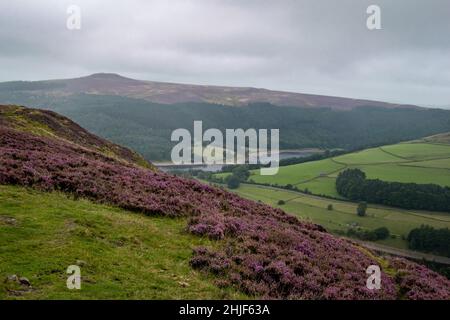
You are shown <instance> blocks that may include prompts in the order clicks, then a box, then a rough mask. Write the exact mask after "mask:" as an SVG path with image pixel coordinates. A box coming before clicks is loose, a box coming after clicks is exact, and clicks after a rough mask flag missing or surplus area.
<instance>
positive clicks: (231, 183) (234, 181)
mask: <svg viewBox="0 0 450 320" xmlns="http://www.w3.org/2000/svg"><path fill="white" fill-rule="evenodd" d="M225 182H226V183H227V186H228V188H230V189H237V188H239V186H240V185H241V181H240V180H239V178H238V177H237V176H235V175H234V174H232V175H230V176H228V177H226V179H225Z"/></svg>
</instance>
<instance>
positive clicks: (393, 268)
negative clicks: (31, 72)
mask: <svg viewBox="0 0 450 320" xmlns="http://www.w3.org/2000/svg"><path fill="white" fill-rule="evenodd" d="M3 108H4V107H0V109H3ZM7 109H8V108H7ZM23 111H25V113H31V114H32V113H34V112H36V111H33V110H27V109H25V110H23ZM8 112H9V111H8V110H7V111H6V113H8ZM61 119H62V118H61ZM67 121H68V120H67ZM29 124H30V126H28V125H27V130H22V129H21V128H17V127H16V126H17V121H15V118H14V117H11V116H7V117H3V119H2V122H1V123H0V184H1V185H16V186H20V187H28V188H33V189H38V190H40V192H52V193H53V195H52V194H50V195H49V196H45V195H44V196H42V197H40V193H35V192H28V191H27V189H26V188H19V187H17V188H10V187H6V188H4V187H0V247H1V248H2V254H5V255H6V256H7V257H9V256H11V257H12V258H11V259H9V258H7V259H2V260H1V261H0V267H1V268H0V277H1V278H3V279H6V280H5V281H3V282H2V284H1V285H0V288H3V289H4V290H5V291H3V292H6V293H3V294H0V297H4V298H8V299H12V298H14V297H17V296H20V297H21V298H27V297H30V298H32V297H39V294H40V293H42V292H44V293H46V294H45V297H59V298H69V297H74V298H75V297H76V295H75V294H73V295H71V293H70V290H64V291H61V288H62V287H63V285H64V284H65V278H64V274H65V270H66V268H67V266H68V265H71V264H73V263H74V261H73V260H74V259H80V257H83V258H85V259H87V260H88V261H84V262H83V261H82V262H78V261H76V262H75V263H76V264H79V265H82V266H83V272H85V273H84V274H83V278H82V279H83V281H84V282H86V287H87V288H88V291H89V295H88V297H103V298H113V297H122V298H130V297H131V298H134V297H136V296H135V295H131V294H130V295H126V296H124V295H123V291H124V289H123V288H124V287H125V288H128V285H131V288H136V290H138V289H137V288H139V287H141V286H140V283H142V282H144V283H145V284H147V285H148V287H149V288H155V287H156V288H160V291H164V290H168V291H169V292H172V293H173V294H175V293H174V292H176V291H177V290H176V289H175V288H174V285H175V284H174V283H173V282H174V281H177V284H178V285H179V286H180V290H182V289H183V290H184V291H185V292H187V291H189V290H192V294H186V293H185V294H182V295H181V294H180V295H179V296H181V297H195V296H197V297H199V298H200V297H205V295H208V292H209V294H210V295H211V298H213V297H217V290H213V289H211V288H208V287H207V286H205V280H203V281H201V279H199V278H198V274H191V273H190V272H189V271H188V269H187V266H188V265H189V266H190V268H193V269H195V270H199V271H201V272H203V273H205V274H207V275H208V276H209V279H211V280H210V281H214V282H213V283H214V285H215V286H217V287H219V288H225V289H230V290H236V291H239V292H241V293H243V294H245V295H247V296H250V297H261V298H271V299H346V300H348V299H449V298H450V281H449V280H447V279H445V278H444V277H443V276H440V275H438V274H436V273H435V272H433V271H431V270H429V269H427V268H426V267H424V266H421V265H419V264H416V263H413V262H410V261H407V260H403V259H398V258H386V257H381V256H378V255H376V254H375V253H373V252H371V251H370V250H368V249H367V248H364V247H361V246H360V245H358V244H356V243H353V242H351V241H348V240H345V239H341V238H337V237H335V236H333V235H331V234H329V233H328V232H327V231H326V230H325V229H324V228H323V227H321V226H319V225H315V224H312V223H309V222H305V221H300V220H298V219H297V218H295V217H293V216H290V215H288V214H286V213H285V212H283V211H282V210H280V209H275V208H272V207H270V206H267V205H264V204H262V203H257V202H253V201H250V200H245V199H242V198H240V197H238V196H237V195H235V194H232V193H229V192H227V191H225V190H222V189H220V188H216V187H212V186H208V185H204V184H202V183H200V182H198V181H195V180H187V179H183V178H180V177H175V176H172V175H169V174H165V173H162V172H158V171H153V170H149V169H146V168H142V167H139V166H136V165H133V164H131V163H126V162H124V161H122V160H121V159H115V158H111V157H108V156H106V155H105V154H103V153H101V152H96V151H94V150H95V149H96V148H97V145H92V146H91V147H89V144H87V145H86V146H80V145H78V144H74V143H73V142H72V141H76V140H78V141H80V140H83V139H84V137H82V136H84V134H82V136H80V137H78V138H76V137H73V138H72V139H70V141H68V140H66V139H65V138H60V137H58V135H56V137H55V136H48V135H45V134H40V133H41V130H42V126H44V128H45V127H46V123H45V122H41V121H39V120H37V121H35V122H33V123H29ZM31 124H33V125H31ZM72 132H73V133H74V134H75V135H76V131H72ZM81 132H82V131H81ZM81 132H80V133H81ZM55 191H56V192H55ZM28 193H29V194H28ZM61 193H65V194H67V195H70V196H71V197H72V198H73V200H74V201H72V200H69V201H68V200H65V198H64V197H61ZM86 200H90V201H93V202H98V203H101V204H107V205H112V206H115V207H119V208H121V209H123V210H126V211H128V212H135V213H136V214H141V215H142V217H143V218H145V217H144V215H145V216H149V217H152V218H149V219H148V221H145V219H133V218H128V217H119V216H118V217H115V215H122V214H127V212H124V211H119V210H113V211H114V212H113V213H108V212H107V211H109V210H108V208H107V207H105V206H97V205H93V206H91V207H89V202H87V201H86ZM39 201H42V202H43V203H42V204H40V203H39ZM77 201H78V202H77ZM22 208H26V210H22ZM49 211H50V212H49ZM155 217H159V218H161V219H167V222H168V224H167V225H165V224H164V223H162V222H161V220H158V219H156V218H155ZM171 217H172V218H173V217H178V218H179V219H170V218H171ZM181 219H183V220H184V221H186V224H187V225H186V226H185V228H184V229H182V230H185V231H184V232H186V233H188V234H189V236H191V237H198V238H197V239H196V240H193V245H194V246H195V247H194V249H193V253H192V256H191V257H190V259H189V258H188V257H187V256H186V250H185V248H183V247H184V246H183V244H184V245H186V241H188V239H189V238H188V236H187V235H186V234H185V233H183V232H182V231H180V221H182V220H181ZM161 223H162V225H163V226H162V227H161V228H160V227H158V224H161ZM133 228H136V229H137V230H136V232H133V231H132V230H130V229H133ZM155 228H156V229H155ZM164 231H167V232H168V233H164ZM116 233H117V234H116ZM168 234H169V235H170V236H171V237H172V238H173V239H174V240H173V242H172V241H170V243H168V242H167V241H165V239H167V237H168V236H169V235H168ZM4 235H6V237H5V236H4ZM150 235H154V237H150ZM201 238H203V241H201ZM207 239H209V240H210V241H206V240H207ZM68 240H69V241H70V242H69V241H68ZM161 240H162V241H161ZM15 243H21V244H23V245H21V246H20V247H17V246H15V245H14V244H15ZM156 243H159V245H157V248H152V247H151V246H152V244H153V245H155V244H156ZM197 244H198V245H197ZM37 246H38V248H39V250H36V248H37ZM165 246H169V247H170V248H168V249H167V250H165V252H166V256H164V254H163V252H162V251H161V249H163V250H164V248H165ZM41 247H42V249H41ZM19 248H20V250H19ZM63 249H65V250H63ZM122 251H123V254H121V252H122ZM37 252H38V253H41V254H43V257H42V259H43V260H39V261H40V262H39V263H37V262H36V253H37ZM134 252H136V254H138V256H139V257H133V253H134ZM45 253H47V254H45ZM86 253H89V254H88V255H87V254H86ZM330 253H332V254H330ZM143 257H145V258H146V259H144V260H143V259H142V258H143ZM174 257H176V258H174ZM158 258H161V259H163V261H161V262H160V263H158V265H157V269H155V267H156V265H155V264H153V263H152V261H154V259H158ZM174 259H176V260H174ZM188 259H189V261H188ZM134 260H136V261H137V262H136V263H137V264H138V265H134V264H132V261H134ZM147 260H150V261H147ZM175 261H176V262H175ZM111 263H112V264H113V266H112V268H106V269H105V268H102V266H105V265H111ZM374 264H375V265H379V266H381V268H382V271H381V277H382V284H383V285H382V287H381V289H379V290H370V289H368V288H367V286H366V283H367V277H368V275H367V273H366V270H367V268H368V267H369V266H371V265H374ZM147 267H148V268H147ZM84 270H86V271H84ZM19 272H20V273H19ZM115 272H119V273H118V274H115V275H114V273H115ZM192 272H194V271H192ZM16 273H19V275H20V276H23V275H24V273H26V275H27V276H28V277H30V279H31V283H32V284H33V285H32V286H31V287H30V285H28V284H29V282H30V281H27V282H20V281H16V278H17V277H16V278H15V277H14V275H15V274H16ZM128 273H129V274H128ZM136 273H142V276H137V275H136ZM55 274H57V275H59V276H55ZM164 275H170V277H164ZM349 275H351V276H349ZM188 276H189V278H188ZM61 281H62V282H61ZM84 282H83V283H84ZM137 282H138V283H137ZM141 288H142V287H141ZM181 288H182V289H181ZM228 292H230V291H228ZM231 292H232V291H231ZM140 293H141V294H142V296H140V297H145V298H150V297H152V296H153V297H155V291H154V290H153V289H151V290H148V291H146V290H142V292H140ZM109 294H110V295H109ZM177 296H178V295H177ZM234 296H235V297H236V295H234ZM157 297H163V295H158V296H157ZM166 297H167V296H166ZM228 297H230V295H228ZM231 297H233V295H231Z"/></svg>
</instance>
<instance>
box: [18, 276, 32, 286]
mask: <svg viewBox="0 0 450 320" xmlns="http://www.w3.org/2000/svg"><path fill="white" fill-rule="evenodd" d="M19 282H20V284H21V285H23V286H27V287H31V282H30V280H28V278H25V277H20V278H19Z"/></svg>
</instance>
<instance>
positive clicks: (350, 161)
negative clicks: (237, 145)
mask: <svg viewBox="0 0 450 320" xmlns="http://www.w3.org/2000/svg"><path fill="white" fill-rule="evenodd" d="M346 168H360V169H361V170H363V171H364V172H365V173H366V174H367V176H368V178H370V179H381V180H385V181H398V182H415V183H420V184H426V183H435V184H439V185H441V186H450V170H449V169H450V145H445V144H435V143H400V144H396V145H391V146H385V147H381V148H372V149H366V150H363V151H360V152H355V153H351V154H346V155H342V156H339V157H336V158H333V159H326V160H320V161H314V162H307V163H302V164H297V165H292V166H286V167H281V168H280V170H279V172H278V174H277V175H276V176H261V175H259V170H255V171H253V172H252V176H251V177H250V179H251V180H253V181H254V182H256V183H263V184H272V185H280V186H283V185H287V184H292V185H295V186H297V187H298V188H299V189H302V190H304V189H306V188H307V189H309V190H310V191H312V192H313V193H314V194H318V195H328V196H333V197H337V198H339V195H338V194H337V192H336V188H335V179H336V177H337V175H338V174H339V172H340V171H342V170H344V169H346Z"/></svg>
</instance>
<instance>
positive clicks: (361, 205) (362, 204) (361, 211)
mask: <svg viewBox="0 0 450 320" xmlns="http://www.w3.org/2000/svg"><path fill="white" fill-rule="evenodd" d="M366 211H367V203H366V202H360V203H359V204H358V208H356V213H357V214H358V216H360V217H364V216H365V215H366Z"/></svg>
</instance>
